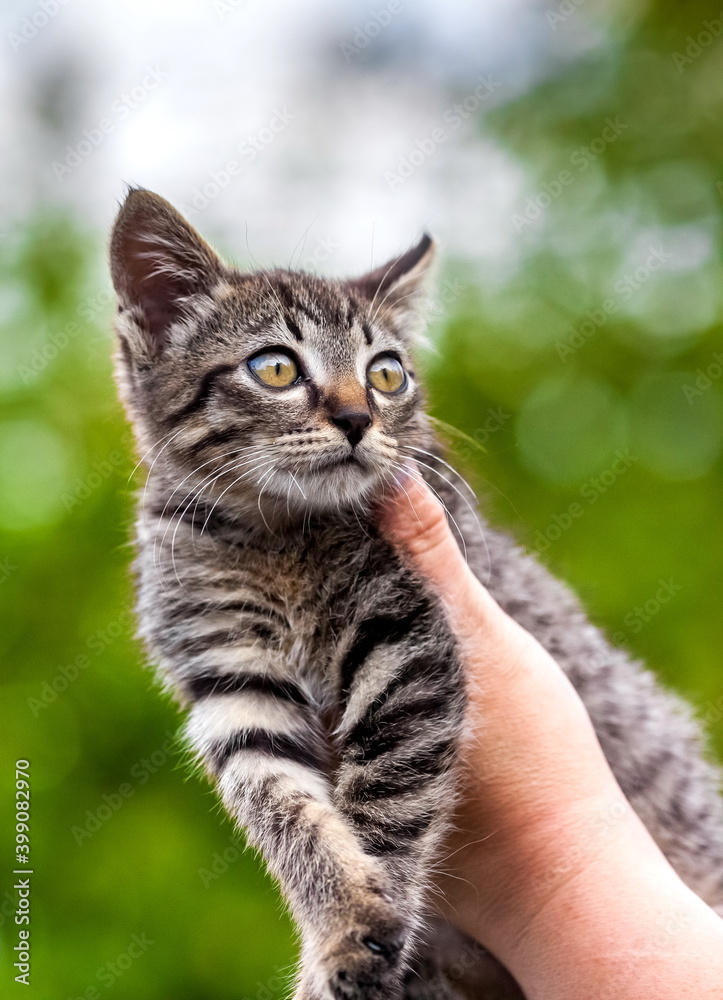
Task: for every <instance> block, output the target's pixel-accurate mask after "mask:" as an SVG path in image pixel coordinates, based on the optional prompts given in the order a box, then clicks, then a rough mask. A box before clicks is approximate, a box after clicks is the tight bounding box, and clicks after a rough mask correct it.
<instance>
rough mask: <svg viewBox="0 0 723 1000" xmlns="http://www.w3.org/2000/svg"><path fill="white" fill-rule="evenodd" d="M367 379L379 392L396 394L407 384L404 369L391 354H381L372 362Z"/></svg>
mask: <svg viewBox="0 0 723 1000" xmlns="http://www.w3.org/2000/svg"><path fill="white" fill-rule="evenodd" d="M367 378H368V379H369V382H370V383H371V385H373V386H374V388H375V389H378V390H379V391H380V392H398V391H399V390H400V389H403V388H404V386H405V385H406V384H407V376H406V373H405V371H404V369H403V368H402V366H401V364H400V363H399V362H398V361H397V359H396V358H393V357H392V356H391V354H383V355H382V356H381V357H380V358H377V359H376V361H372V363H371V364H370V365H369V369H368V371H367Z"/></svg>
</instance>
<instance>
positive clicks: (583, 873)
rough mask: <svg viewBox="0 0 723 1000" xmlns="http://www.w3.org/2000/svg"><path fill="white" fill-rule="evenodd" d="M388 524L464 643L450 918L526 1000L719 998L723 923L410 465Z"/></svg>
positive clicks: (388, 510) (722, 992)
mask: <svg viewBox="0 0 723 1000" xmlns="http://www.w3.org/2000/svg"><path fill="white" fill-rule="evenodd" d="M404 490H405V491H406V492H405V491H400V492H399V493H398V494H397V495H396V496H395V497H394V498H393V499H392V500H390V501H388V502H387V503H386V504H385V506H384V508H383V509H382V511H381V527H382V530H383V532H384V533H385V534H386V535H387V537H388V538H389V539H390V540H391V541H392V543H393V544H394V545H395V547H397V548H398V550H399V551H400V552H401V554H402V556H403V558H405V560H407V561H408V562H409V563H410V564H411V565H412V566H413V568H414V570H415V571H416V572H417V573H418V575H420V576H421V577H423V578H424V579H425V580H426V581H427V584H428V585H429V586H430V587H431V588H432V589H433V590H434V591H435V592H436V593H437V595H438V597H439V598H440V599H441V601H442V604H443V606H444V608H445V611H446V614H447V616H448V619H449V622H450V624H451V626H452V628H453V630H454V632H455V634H456V636H457V639H458V643H459V648H460V653H461V657H462V661H463V663H464V668H465V676H466V680H467V688H468V698H469V709H468V721H469V729H470V730H471V733H472V738H468V739H467V740H466V741H465V743H464V747H463V763H464V767H463V788H462V802H461V805H460V809H459V812H458V815H457V817H456V829H455V832H454V834H453V835H452V837H451V838H450V842H449V852H448V858H449V861H448V862H447V866H446V867H447V870H448V872H449V877H448V878H447V879H446V880H445V881H444V884H443V886H442V888H443V890H444V896H445V899H446V901H447V906H448V916H449V919H450V920H451V921H452V922H453V923H456V924H457V925H458V926H460V927H461V928H462V929H463V930H465V931H466V932H467V933H468V934H470V935H471V936H473V937H475V938H476V939H477V940H479V941H480V942H482V943H483V944H484V945H485V946H486V947H487V948H488V949H489V950H490V951H492V952H493V954H495V955H496V956H497V957H498V958H499V959H500V961H501V962H502V963H503V964H504V965H505V966H506V967H507V968H508V969H509V971H510V972H511V973H512V974H513V976H514V977H515V979H516V980H517V982H518V983H519V984H520V986H521V987H522V989H523V990H524V992H525V994H526V996H527V997H528V1000H537V998H539V1000H553V998H554V1000H568V998H569V1000H573V998H575V1000H580V998H581V997H591V998H592V997H595V998H596V1000H602V998H603V997H604V998H607V997H609V998H610V1000H612V998H615V1000H642V998H646V1000H650V998H652V997H655V998H656V1000H666V998H671V1000H672V998H675V1000H680V998H681V997H684V996H686V997H687V996H690V997H695V998H696V1000H707V998H710V997H723V921H721V920H720V919H719V918H718V917H717V916H716V915H715V913H713V911H712V910H711V909H710V908H709V907H707V906H706V904H705V903H703V902H702V901H701V900H700V899H699V898H698V897H697V896H695V895H694V894H693V893H692V892H691V890H690V889H688V888H687V886H685V885H684V883H683V882H682V881H681V880H680V878H679V877H678V875H677V874H676V873H675V872H674V871H673V869H672V868H671V866H670V865H669V863H668V862H667V860H666V859H665V857H664V856H663V854H662V853H661V852H660V850H659V848H658V847H657V845H656V844H655V842H654V841H653V839H652V837H651V836H650V834H649V833H648V831H647V830H646V829H645V827H644V826H643V824H642V823H641V822H640V820H639V819H638V817H637V816H636V814H635V813H634V812H633V810H632V809H631V808H630V806H629V804H628V803H627V801H626V799H625V796H624V795H623V792H622V790H621V788H620V786H619V785H618V783H617V781H616V779H615V777H614V775H613V773H612V771H611V770H610V767H609V765H608V763H607V761H606V759H605V757H604V755H603V753H602V750H601V748H600V745H599V743H598V741H597V737H596V735H595V732H594V730H593V727H592V724H591V722H590V718H589V716H588V714H587V712H586V710H585V707H584V705H583V703H582V701H581V700H580V698H579V696H578V695H577V693H576V691H575V690H574V688H573V687H572V685H571V684H570V682H569V681H568V680H567V678H566V677H565V675H564V674H563V672H562V671H561V670H560V668H559V667H558V665H557V664H556V663H555V661H554V660H553V659H552V657H551V656H550V655H549V654H548V653H547V652H546V651H545V650H544V649H543V648H542V646H540V644H539V643H538V642H537V641H536V640H535V639H534V638H533V637H532V636H531V635H530V634H529V633H527V632H526V631H525V630H524V629H523V628H522V627H521V626H519V625H518V624H517V623H516V622H515V621H514V620H513V619H511V618H510V617H509V616H508V615H506V614H505V613H504V612H503V611H502V609H501V608H500V607H499V606H498V605H497V604H496V603H495V601H494V600H493V599H492V597H491V596H490V594H489V593H488V592H487V590H486V589H485V588H484V587H483V585H482V584H481V583H480V582H479V581H478V580H477V578H476V577H475V576H474V575H473V573H472V571H471V570H470V569H469V567H468V566H467V564H466V563H465V561H464V559H463V557H462V554H461V553H460V551H459V548H458V546H457V544H456V542H455V540H454V538H453V536H452V534H451V532H450V530H449V527H448V525H447V521H446V518H445V515H444V512H443V510H442V507H441V505H440V504H439V503H438V501H437V500H436V499H435V498H434V496H433V495H432V493H431V491H430V490H429V489H428V488H427V487H426V486H425V485H424V484H423V483H422V482H421V481H420V478H419V477H418V476H417V475H415V474H414V473H413V474H412V475H411V477H410V479H409V480H408V481H406V482H405V483H404Z"/></svg>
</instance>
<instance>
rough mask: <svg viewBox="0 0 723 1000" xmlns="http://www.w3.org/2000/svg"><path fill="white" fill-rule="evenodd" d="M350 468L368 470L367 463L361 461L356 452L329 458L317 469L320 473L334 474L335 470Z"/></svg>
mask: <svg viewBox="0 0 723 1000" xmlns="http://www.w3.org/2000/svg"><path fill="white" fill-rule="evenodd" d="M349 467H352V468H354V467H356V468H358V469H363V468H366V463H365V462H363V461H362V460H361V458H360V457H359V455H357V453H356V452H355V451H350V452H348V453H347V454H346V455H339V456H334V457H331V458H328V459H327V460H326V461H325V462H324V463H323V464H322V465H318V466H317V467H316V468H317V470H318V471H319V472H333V471H334V469H346V468H349Z"/></svg>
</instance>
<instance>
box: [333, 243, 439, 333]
mask: <svg viewBox="0 0 723 1000" xmlns="http://www.w3.org/2000/svg"><path fill="white" fill-rule="evenodd" d="M435 249H436V247H435V243H434V241H433V240H432V237H431V236H428V235H427V234H426V233H425V234H424V236H423V237H422V238H421V240H420V241H419V243H418V244H417V245H416V246H415V247H412V249H411V250H407V252H406V253H404V254H402V256H401V257H395V258H394V259H393V260H390V261H387V263H386V264H382V266H381V267H377V268H375V269H374V270H373V271H370V272H369V274H365V275H362V277H361V278H354V279H353V280H351V281H348V282H347V285H348V287H349V288H350V289H351V290H352V291H354V292H356V294H357V295H359V296H361V297H362V298H363V299H366V300H367V301H368V302H369V303H373V305H374V312H375V313H376V314H377V316H379V317H380V318H381V319H386V320H388V321H390V322H391V323H392V324H393V325H394V326H395V327H396V328H398V329H399V331H400V332H408V331H410V330H411V331H412V332H413V331H414V330H416V329H417V328H418V327H419V326H420V325H421V324H422V320H423V317H422V315H421V305H422V303H423V302H424V300H425V299H426V297H427V295H428V293H429V285H430V273H431V270H432V264H433V263H434V256H435Z"/></svg>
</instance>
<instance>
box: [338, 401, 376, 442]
mask: <svg viewBox="0 0 723 1000" xmlns="http://www.w3.org/2000/svg"><path fill="white" fill-rule="evenodd" d="M331 422H332V423H333V424H336V426H337V427H339V428H341V430H343V431H344V433H345V434H346V437H347V441H348V442H349V444H350V445H351V446H352V448H355V447H356V446H357V445H358V444H359V442H360V441H361V439H362V438H363V437H364V431H365V430H366V429H367V427H371V423H372V415H371V413H370V412H369V410H360V409H354V408H353V407H351V406H343V407H341V409H339V410H337V412H336V413H332V415H331Z"/></svg>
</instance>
